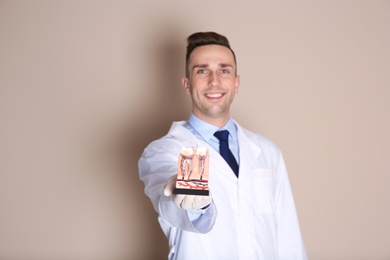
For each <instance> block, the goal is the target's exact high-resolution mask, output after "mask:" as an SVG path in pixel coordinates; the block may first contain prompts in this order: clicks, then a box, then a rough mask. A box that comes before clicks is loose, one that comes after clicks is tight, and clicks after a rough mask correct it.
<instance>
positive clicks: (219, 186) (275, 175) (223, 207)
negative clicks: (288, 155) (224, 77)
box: [139, 122, 307, 260]
mask: <svg viewBox="0 0 390 260" xmlns="http://www.w3.org/2000/svg"><path fill="white" fill-rule="evenodd" d="M184 124H185V122H174V123H173V124H172V126H171V129H170V130H169V132H168V134H167V135H166V136H164V137H163V138H161V139H159V140H156V141H154V142H152V143H151V144H150V145H149V146H148V147H147V148H146V149H145V151H144V153H143V155H142V157H141V158H140V160H139V172H140V178H141V180H142V181H143V182H144V183H145V193H146V195H147V196H149V198H150V199H151V201H152V203H153V206H154V208H155V210H156V211H157V212H158V214H159V222H160V225H161V228H162V230H163V232H164V233H165V235H166V236H167V238H168V239H169V248H170V252H169V256H168V258H169V259H179V260H181V259H184V260H191V259H197V260H198V259H212V260H219V259H224V260H225V259H234V260H236V259H241V260H251V259H264V260H271V259H280V260H294V259H307V257H306V252H305V248H304V244H303V241H302V237H301V233H300V229H299V223H298V218H297V214H296V210H295V205H294V200H293V196H292V192H291V189H290V184H289V180H288V176H287V171H286V168H285V164H284V161H283V157H282V155H281V153H280V151H279V149H278V148H277V147H276V146H275V145H274V144H273V143H272V142H270V141H269V140H268V139H266V138H264V137H262V136H260V135H257V134H255V133H252V132H250V131H248V130H246V129H244V128H242V127H241V126H240V125H239V124H237V122H235V124H236V125H237V128H238V129H237V136H238V143H239V150H240V170H239V178H237V177H236V176H235V175H234V173H233V171H232V170H231V169H230V167H229V166H228V164H227V163H226V162H225V161H224V159H223V158H222V157H221V156H220V154H219V153H218V152H217V151H215V150H214V149H213V148H211V146H209V145H208V144H207V143H206V142H204V141H202V140H200V139H198V138H196V137H195V136H194V135H193V134H192V133H191V132H190V131H189V130H187V129H186V128H185V127H184ZM189 145H191V146H196V145H197V146H198V147H207V148H209V154H210V168H209V172H210V175H209V188H210V192H211V194H212V198H213V203H212V207H210V208H209V209H208V211H209V212H207V213H205V214H203V215H201V217H200V218H199V219H198V220H196V221H194V223H191V221H190V220H189V217H188V214H187V212H186V211H185V210H182V209H180V208H179V207H177V206H176V205H175V204H174V202H173V201H172V199H171V197H165V196H164V195H163V188H164V185H165V184H166V183H167V181H168V179H169V178H170V177H171V176H172V175H174V174H176V173H177V163H178V155H179V153H180V149H181V148H182V147H183V146H189Z"/></svg>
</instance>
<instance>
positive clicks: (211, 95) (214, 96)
mask: <svg viewBox="0 0 390 260" xmlns="http://www.w3.org/2000/svg"><path fill="white" fill-rule="evenodd" d="M207 97H210V98H219V97H222V94H220V93H215V94H207Z"/></svg>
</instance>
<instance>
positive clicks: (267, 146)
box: [236, 123, 281, 154]
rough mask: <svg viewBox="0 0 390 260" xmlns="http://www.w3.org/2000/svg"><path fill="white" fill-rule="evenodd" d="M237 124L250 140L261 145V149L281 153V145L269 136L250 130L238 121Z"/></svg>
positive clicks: (258, 145)
mask: <svg viewBox="0 0 390 260" xmlns="http://www.w3.org/2000/svg"><path fill="white" fill-rule="evenodd" d="M236 125H237V128H238V129H239V131H241V132H242V134H243V135H244V136H245V137H247V139H249V141H250V142H252V143H253V144H254V145H256V146H257V147H259V148H260V149H261V150H263V151H268V152H272V153H273V154H280V153H281V152H280V149H279V147H278V146H277V145H276V144H275V143H274V142H273V141H272V140H271V139H269V138H268V137H266V136H264V135H261V134H259V133H256V132H254V131H251V130H248V129H247V128H245V127H243V126H241V125H239V124H238V123H236Z"/></svg>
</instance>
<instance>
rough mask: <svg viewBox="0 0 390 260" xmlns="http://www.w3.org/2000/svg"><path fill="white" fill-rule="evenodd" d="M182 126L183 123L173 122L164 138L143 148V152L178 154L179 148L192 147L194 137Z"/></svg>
mask: <svg viewBox="0 0 390 260" xmlns="http://www.w3.org/2000/svg"><path fill="white" fill-rule="evenodd" d="M184 125H185V121H180V122H173V123H172V126H171V128H170V129H169V131H168V133H167V134H166V135H165V136H163V137H161V138H159V139H157V140H154V141H152V142H151V143H150V144H149V145H148V146H147V147H146V148H145V152H159V153H161V152H164V153H167V154H169V153H174V154H178V153H179V152H180V149H181V147H183V146H187V145H193V143H194V138H195V137H194V135H193V134H192V133H191V132H190V131H189V130H188V129H187V128H185V127H184ZM195 140H196V139H195Z"/></svg>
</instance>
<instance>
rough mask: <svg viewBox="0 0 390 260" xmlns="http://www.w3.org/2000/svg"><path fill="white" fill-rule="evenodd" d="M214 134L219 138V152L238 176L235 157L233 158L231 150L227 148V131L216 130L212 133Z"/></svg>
mask: <svg viewBox="0 0 390 260" xmlns="http://www.w3.org/2000/svg"><path fill="white" fill-rule="evenodd" d="M214 136H215V137H217V138H218V139H219V153H220V154H221V156H222V157H223V159H225V161H226V162H227V163H228V164H229V166H230V168H232V170H233V172H234V173H235V174H236V176H237V177H238V164H237V161H236V158H234V155H233V153H232V151H230V149H229V131H228V130H222V131H217V132H215V133H214Z"/></svg>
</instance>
